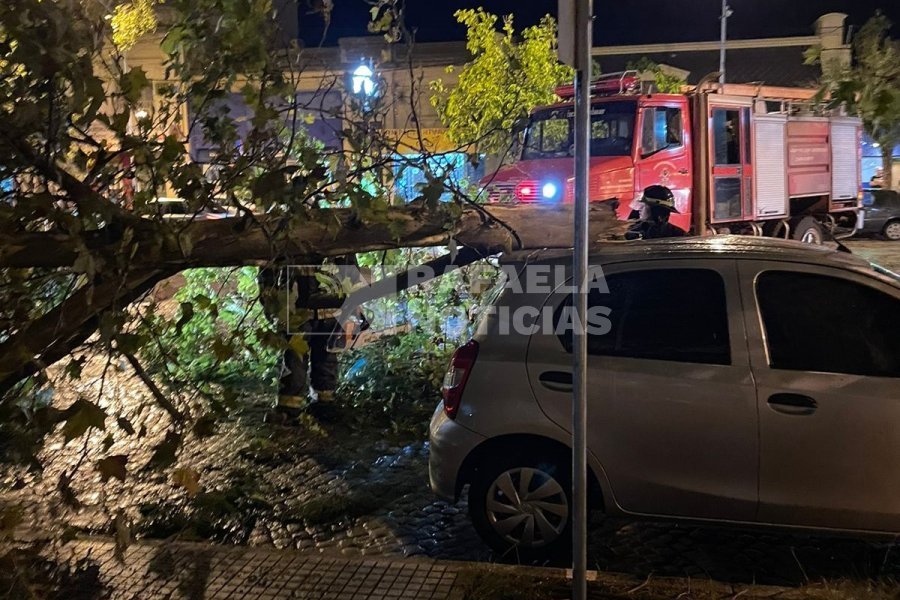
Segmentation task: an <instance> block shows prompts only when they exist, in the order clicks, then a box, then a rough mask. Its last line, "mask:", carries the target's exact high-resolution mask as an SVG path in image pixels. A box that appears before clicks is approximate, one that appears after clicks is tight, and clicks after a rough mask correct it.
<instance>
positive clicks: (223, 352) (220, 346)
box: [212, 338, 234, 362]
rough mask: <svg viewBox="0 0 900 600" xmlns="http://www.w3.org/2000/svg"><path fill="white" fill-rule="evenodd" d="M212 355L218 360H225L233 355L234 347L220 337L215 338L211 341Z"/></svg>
mask: <svg viewBox="0 0 900 600" xmlns="http://www.w3.org/2000/svg"><path fill="white" fill-rule="evenodd" d="M212 351H213V355H214V356H215V357H216V360H217V361H219V362H222V361H226V360H228V359H229V358H231V357H232V356H234V348H233V347H232V346H231V344H229V343H228V342H226V341H225V340H223V339H222V338H216V339H215V341H214V342H213V347H212Z"/></svg>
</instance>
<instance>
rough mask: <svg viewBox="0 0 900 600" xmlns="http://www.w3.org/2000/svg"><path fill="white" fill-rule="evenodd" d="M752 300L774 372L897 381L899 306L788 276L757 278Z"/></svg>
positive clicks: (832, 281)
mask: <svg viewBox="0 0 900 600" xmlns="http://www.w3.org/2000/svg"><path fill="white" fill-rule="evenodd" d="M756 298H757V302H758V304H759V310H760V315H761V317H762V322H763V327H764V329H765V333H766V344H767V347H768V351H769V366H771V367H772V368H773V369H784V370H789V371H818V372H825V373H845V374H850V375H868V376H875V377H900V300H897V299H896V298H893V297H891V296H889V295H888V294H885V293H884V292H881V291H878V290H876V289H874V288H871V287H868V286H865V285H862V284H859V283H856V282H853V281H849V280H846V279H841V278H838V277H830V276H827V275H817V274H813V273H797V272H788V271H766V272H764V273H761V274H760V275H759V277H758V278H757V281H756ZM812 308H815V310H812Z"/></svg>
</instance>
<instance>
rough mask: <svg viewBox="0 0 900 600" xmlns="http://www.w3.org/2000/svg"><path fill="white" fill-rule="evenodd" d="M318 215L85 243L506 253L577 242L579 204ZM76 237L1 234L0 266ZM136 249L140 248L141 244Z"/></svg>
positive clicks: (186, 226) (595, 225) (160, 263)
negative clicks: (370, 217) (363, 217)
mask: <svg viewBox="0 0 900 600" xmlns="http://www.w3.org/2000/svg"><path fill="white" fill-rule="evenodd" d="M318 212H319V213H321V214H319V215H317V216H316V218H314V219H310V220H305V221H302V222H300V223H296V224H294V223H292V222H291V221H288V220H285V219H271V218H270V219H266V218H260V219H259V220H256V221H254V220H248V219H247V218H245V217H230V218H227V219H218V220H210V221H196V222H192V223H181V222H178V221H169V222H164V223H161V224H155V223H154V224H151V223H148V226H147V227H146V228H141V229H140V230H139V231H136V232H133V233H132V234H131V235H130V236H124V235H123V233H122V232H109V231H101V232H97V233H95V234H92V235H91V236H89V237H88V238H87V239H86V240H83V241H82V244H83V246H82V247H83V248H86V249H87V250H88V251H90V252H92V253H96V254H97V255H99V256H101V257H102V256H104V255H107V256H108V257H109V258H114V257H115V256H116V254H121V253H123V252H128V254H131V253H132V252H133V258H132V259H131V261H130V264H131V266H132V268H139V269H153V268H162V267H166V268H174V269H185V268H190V267H215V266H236V265H242V264H256V263H259V262H261V261H269V260H272V259H276V258H288V259H290V260H294V261H298V262H302V261H303V260H310V261H312V260H314V259H316V258H321V257H325V256H338V255H342V254H350V253H357V252H368V251H372V250H386V249H391V248H407V247H425V246H443V245H446V244H447V243H448V242H449V240H450V239H451V238H453V239H455V240H456V241H457V242H459V243H460V244H461V245H464V246H467V247H469V248H472V249H474V250H477V251H479V252H481V253H483V254H494V253H497V252H501V251H504V250H524V249H536V248H567V247H571V245H572V224H573V218H574V213H573V209H572V206H570V205H563V206H545V205H536V204H534V205H509V206H504V205H498V206H489V207H484V208H481V209H475V208H467V209H465V210H463V211H462V214H461V215H460V216H459V217H458V218H456V219H452V218H451V217H450V216H449V214H448V212H447V211H446V210H433V211H428V210H425V209H422V208H417V207H402V208H395V209H390V210H389V211H388V212H387V213H386V214H385V215H384V218H383V219H382V220H379V221H378V222H375V223H370V224H365V223H360V222H359V221H358V219H357V216H356V213H354V212H353V211H351V210H349V209H333V210H322V211H318ZM590 219H591V235H592V239H594V240H599V239H602V238H605V237H607V236H608V235H609V233H610V232H611V231H614V230H617V229H619V228H620V227H621V223H620V222H618V221H616V218H615V215H614V214H613V212H612V211H611V210H610V209H609V207H608V206H607V205H602V204H600V205H594V206H593V207H592V208H591V216H590ZM78 241H79V240H77V239H76V238H73V237H71V236H68V235H65V234H60V233H25V234H17V235H6V236H0V267H7V268H31V267H42V268H54V267H65V266H70V265H72V264H73V263H74V262H75V260H76V259H77V258H78V254H79V250H78V248H79V245H78V243H77V242H78ZM135 247H136V248H135Z"/></svg>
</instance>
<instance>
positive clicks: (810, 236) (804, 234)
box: [791, 217, 825, 246]
mask: <svg viewBox="0 0 900 600" xmlns="http://www.w3.org/2000/svg"><path fill="white" fill-rule="evenodd" d="M791 238H793V239H795V240H798V241H801V242H804V243H806V244H815V245H816V246H820V245H821V244H822V240H824V239H825V234H824V233H823V232H822V226H821V225H820V224H819V222H818V221H817V220H816V219H815V217H803V218H802V219H800V221H798V222H797V225H796V226H795V227H794V231H793V232H792V233H791Z"/></svg>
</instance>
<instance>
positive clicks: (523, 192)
mask: <svg viewBox="0 0 900 600" xmlns="http://www.w3.org/2000/svg"><path fill="white" fill-rule="evenodd" d="M514 193H515V195H516V200H518V201H519V202H534V201H535V200H537V199H538V195H539V194H540V193H541V190H540V189H539V188H538V182H537V181H533V180H531V179H526V180H524V181H520V182H519V183H518V185H516V189H515V191H514Z"/></svg>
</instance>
